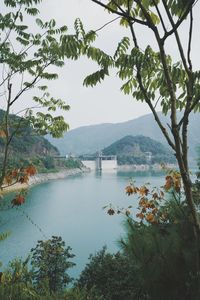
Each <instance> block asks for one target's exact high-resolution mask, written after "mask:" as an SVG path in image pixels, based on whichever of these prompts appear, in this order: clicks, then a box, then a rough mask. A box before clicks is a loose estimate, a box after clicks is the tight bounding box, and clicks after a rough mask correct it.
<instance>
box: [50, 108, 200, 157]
mask: <svg viewBox="0 0 200 300" xmlns="http://www.w3.org/2000/svg"><path fill="white" fill-rule="evenodd" d="M159 116H160V119H161V121H162V122H164V123H165V124H167V123H168V122H169V116H163V115H162V113H159ZM166 126H167V125H166ZM127 135H132V136H136V135H143V136H147V137H150V138H153V139H154V140H157V141H159V142H161V143H163V144H165V145H167V142H166V141H165V139H164V137H163V135H162V132H161V130H160V129H159V127H158V125H157V124H156V122H155V119H154V117H153V115H152V114H148V115H144V116H142V117H139V118H137V119H133V120H130V121H127V122H123V123H116V124H112V123H104V124H99V125H91V126H84V127H79V128H77V129H73V130H71V131H69V132H67V133H65V135H64V137H63V138H61V139H53V138H51V137H48V139H49V141H50V142H51V143H52V144H53V145H55V146H56V147H57V148H58V149H59V151H60V153H61V154H67V153H70V152H71V153H74V154H86V153H88V154H89V153H94V152H95V151H99V150H102V149H104V148H106V147H107V146H109V145H110V144H112V143H113V142H115V141H117V140H119V139H121V138H123V137H124V136H127ZM188 140H189V147H190V151H189V156H190V158H192V159H195V158H196V157H197V147H198V145H200V115H199V114H198V113H196V114H191V117H190V125H189V138H188Z"/></svg>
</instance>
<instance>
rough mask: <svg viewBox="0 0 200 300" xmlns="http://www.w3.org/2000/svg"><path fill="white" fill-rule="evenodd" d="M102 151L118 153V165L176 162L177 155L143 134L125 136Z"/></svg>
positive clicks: (109, 153)
mask: <svg viewBox="0 0 200 300" xmlns="http://www.w3.org/2000/svg"><path fill="white" fill-rule="evenodd" d="M102 152H103V154H104V155H117V163H118V165H133V164H139V165H140V164H146V163H152V164H156V163H158V164H161V163H175V157H174V155H173V154H172V153H171V152H170V151H169V149H168V148H167V147H165V146H163V144H161V143H160V142H157V141H155V140H153V139H151V138H149V137H145V136H142V135H137V136H131V135H128V136H125V137H123V138H122V139H120V140H118V141H116V142H114V143H113V144H111V145H110V146H108V147H107V148H104V149H103V150H102ZM149 155H150V158H149Z"/></svg>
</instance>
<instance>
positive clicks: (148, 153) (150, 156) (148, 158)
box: [144, 152, 152, 164]
mask: <svg viewBox="0 0 200 300" xmlns="http://www.w3.org/2000/svg"><path fill="white" fill-rule="evenodd" d="M144 154H145V158H146V162H147V164H151V161H152V153H151V152H145V153H144Z"/></svg>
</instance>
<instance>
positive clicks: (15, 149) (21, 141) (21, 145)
mask: <svg viewBox="0 0 200 300" xmlns="http://www.w3.org/2000/svg"><path fill="white" fill-rule="evenodd" d="M4 116H5V111H3V110H0V131H1V137H0V157H1V154H2V153H3V148H4V143H5V138H4V137H3V134H2V133H3V132H4ZM9 124H10V132H11V133H12V132H13V131H14V130H16V128H18V126H19V124H20V128H19V129H18V130H17V132H16V134H15V135H14V136H13V139H12V141H11V143H10V146H9V156H10V157H14V158H28V157H32V156H54V155H59V151H58V149H57V148H56V147H55V146H53V145H52V144H51V143H50V142H49V141H48V140H47V139H45V138H44V137H42V136H37V135H36V134H35V133H34V131H33V129H32V128H31V126H29V124H27V121H26V122H25V121H24V119H22V118H20V117H18V116H16V115H11V114H10V115H9Z"/></svg>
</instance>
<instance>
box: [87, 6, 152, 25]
mask: <svg viewBox="0 0 200 300" xmlns="http://www.w3.org/2000/svg"><path fill="white" fill-rule="evenodd" d="M91 1H92V2H94V3H96V4H98V5H100V6H102V7H104V8H105V9H107V10H109V11H110V12H112V13H114V14H117V15H119V16H120V17H122V18H127V14H126V13H122V12H119V11H117V10H114V9H112V8H110V7H108V5H106V4H104V3H102V2H100V1H98V0H91ZM130 18H131V20H132V21H133V22H136V23H138V24H142V25H146V26H147V23H146V22H144V21H142V20H140V19H137V18H133V17H130Z"/></svg>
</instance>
